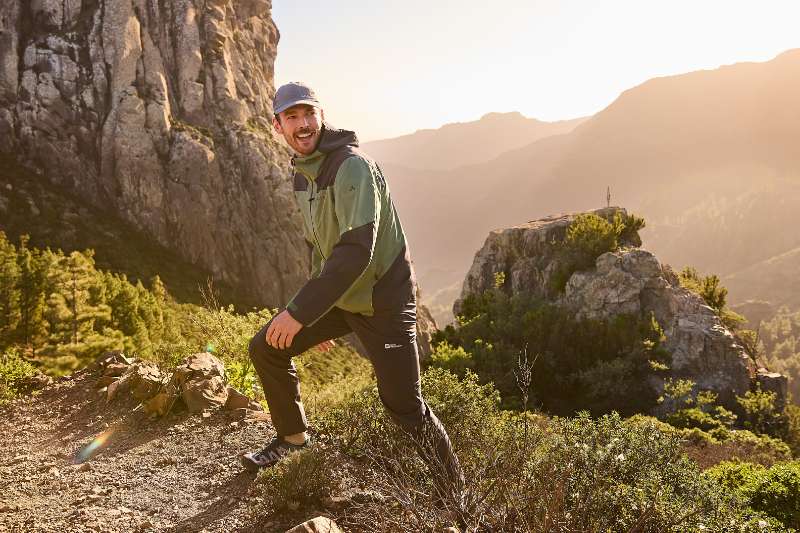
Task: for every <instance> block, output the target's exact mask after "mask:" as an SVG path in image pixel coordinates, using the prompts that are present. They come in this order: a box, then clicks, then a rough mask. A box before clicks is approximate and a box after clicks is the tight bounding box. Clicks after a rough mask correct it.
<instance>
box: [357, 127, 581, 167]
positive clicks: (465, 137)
mask: <svg viewBox="0 0 800 533" xmlns="http://www.w3.org/2000/svg"><path fill="white" fill-rule="evenodd" d="M584 120H585V118H577V119H573V120H560V121H557V122H544V121H541V120H536V119H533V118H526V117H524V116H523V115H522V114H521V113H518V112H511V113H487V114H485V115H484V116H482V117H481V118H480V120H475V121H472V122H457V123H454V124H445V125H444V126H442V127H441V128H437V129H427V130H418V131H416V132H414V133H411V134H409V135H403V136H400V137H395V138H392V139H382V140H379V141H371V142H367V143H364V144H363V148H364V150H365V151H366V152H367V153H368V154H370V155H371V156H372V157H374V158H375V159H376V160H378V162H380V163H381V164H382V165H384V164H389V165H400V166H406V167H408V168H410V169H418V170H452V169H454V168H458V167H463V166H467V165H473V164H477V163H482V162H484V161H489V160H491V159H494V158H495V157H497V156H498V155H500V154H501V153H503V152H507V151H508V150H512V149H514V148H519V147H522V146H525V145H527V144H530V143H532V142H534V141H536V140H538V139H541V138H544V137H549V136H550V135H558V134H561V133H567V132H569V131H571V130H572V129H574V128H575V127H576V126H577V125H578V124H580V123H581V122H583V121H584ZM398 177H399V176H398Z"/></svg>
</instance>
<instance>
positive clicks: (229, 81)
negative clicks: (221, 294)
mask: <svg viewBox="0 0 800 533" xmlns="http://www.w3.org/2000/svg"><path fill="white" fill-rule="evenodd" d="M270 12H271V2H270V1H269V0H236V1H235V2H234V1H232V0H228V1H226V0H203V1H201V0H163V1H160V2H153V1H149V0H114V1H112V0H97V1H93V2H88V1H82V2H81V1H79V0H57V1H56V0H0V152H5V153H9V154H13V155H14V156H15V157H16V158H17V159H18V160H19V161H20V162H22V163H23V164H25V165H26V166H28V167H30V168H32V169H34V170H36V171H37V172H39V173H41V174H42V175H44V176H45V177H46V179H48V180H51V181H52V182H54V183H56V184H58V185H60V186H63V187H65V188H67V189H68V190H71V191H73V192H74V193H75V194H76V195H78V196H80V197H81V198H83V199H84V200H86V201H88V202H89V203H90V204H92V205H94V206H95V207H97V208H98V209H103V210H113V211H114V212H116V213H117V214H118V215H120V216H121V217H122V218H123V219H124V220H126V221H128V222H130V223H131V224H133V225H134V226H135V227H138V228H140V229H141V230H143V231H144V232H145V233H146V234H148V235H150V236H152V238H153V239H155V241H157V242H158V243H159V244H161V245H163V246H165V247H168V248H171V249H174V250H176V251H177V252H178V253H179V254H180V255H181V256H182V257H184V258H185V259H187V260H189V261H191V262H193V263H195V264H197V265H199V266H201V267H203V268H205V269H207V270H209V271H210V272H211V273H212V274H213V275H214V276H215V277H216V278H217V279H221V280H224V281H226V282H229V283H230V284H232V285H235V286H239V287H242V286H247V287H250V288H251V291H252V292H253V293H255V294H256V295H257V297H258V298H259V299H260V300H261V301H262V302H263V303H264V304H269V305H280V304H282V303H283V302H285V301H286V300H287V299H288V298H289V297H291V295H292V294H293V293H294V291H295V290H296V289H297V288H298V287H299V286H300V284H301V283H302V282H303V281H304V280H305V277H306V275H307V272H308V268H309V257H308V255H309V254H308V251H307V249H306V245H305V243H304V242H303V239H302V237H301V235H302V233H301V223H302V221H301V219H300V218H299V213H298V212H297V211H296V207H295V204H294V201H293V200H292V190H291V185H290V181H289V179H288V176H289V171H288V161H289V155H288V153H287V151H286V149H285V147H284V146H283V145H282V144H281V143H280V142H279V141H278V140H277V139H276V138H275V137H274V135H273V133H272V130H271V125H270V121H271V118H272V117H271V102H272V100H271V99H272V95H273V93H274V85H273V64H274V60H275V54H276V46H277V42H278V31H277V29H276V27H275V25H274V23H273V21H272V19H271V14H270Z"/></svg>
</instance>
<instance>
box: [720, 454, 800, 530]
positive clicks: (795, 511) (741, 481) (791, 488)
mask: <svg viewBox="0 0 800 533" xmlns="http://www.w3.org/2000/svg"><path fill="white" fill-rule="evenodd" d="M706 475H707V476H708V477H709V478H710V479H712V480H714V481H715V482H716V483H718V484H719V485H720V486H722V487H724V488H725V489H727V490H730V491H733V492H735V493H736V494H738V495H739V496H741V497H742V498H743V499H744V501H745V502H746V503H747V505H748V506H749V507H750V508H751V509H753V510H754V511H757V512H762V513H764V514H766V515H768V516H770V517H772V518H775V519H776V520H779V521H780V522H781V523H782V524H783V525H784V526H786V527H791V528H795V529H797V528H800V462H792V463H778V464H775V465H772V466H771V467H770V468H765V467H764V466H761V465H756V464H752V463H734V462H724V463H721V464H719V465H717V466H715V467H714V468H711V469H709V470H708V471H706Z"/></svg>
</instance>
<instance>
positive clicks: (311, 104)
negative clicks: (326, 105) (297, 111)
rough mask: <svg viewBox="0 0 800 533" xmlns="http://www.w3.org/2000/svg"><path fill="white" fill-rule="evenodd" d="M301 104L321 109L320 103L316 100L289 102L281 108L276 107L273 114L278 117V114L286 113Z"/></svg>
mask: <svg viewBox="0 0 800 533" xmlns="http://www.w3.org/2000/svg"><path fill="white" fill-rule="evenodd" d="M300 104H306V105H310V106H314V107H317V108H319V107H320V105H319V102H318V101H316V100H296V101H294V102H289V103H287V104H283V105H282V106H281V107H276V108H275V109H274V110H273V112H274V113H275V114H276V115H277V114H278V113H283V112H284V111H286V110H287V109H289V108H290V107H294V106H296V105H300Z"/></svg>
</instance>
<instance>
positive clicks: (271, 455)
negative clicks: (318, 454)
mask: <svg viewBox="0 0 800 533" xmlns="http://www.w3.org/2000/svg"><path fill="white" fill-rule="evenodd" d="M309 443H310V439H307V440H306V441H305V442H304V443H303V444H292V443H291V442H286V441H285V440H283V437H275V438H274V439H272V440H271V441H270V443H269V444H267V445H266V446H265V447H264V448H263V449H262V450H260V451H257V452H248V453H245V454H244V455H242V456H241V462H242V466H244V467H245V468H246V469H248V470H249V471H251V472H258V471H259V470H261V469H262V468H269V467H270V466H272V465H274V464H275V463H277V462H278V461H280V460H281V459H283V458H284V457H286V456H287V455H289V454H290V453H292V452H294V451H298V450H303V449H305V448H307V447H308V445H309Z"/></svg>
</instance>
